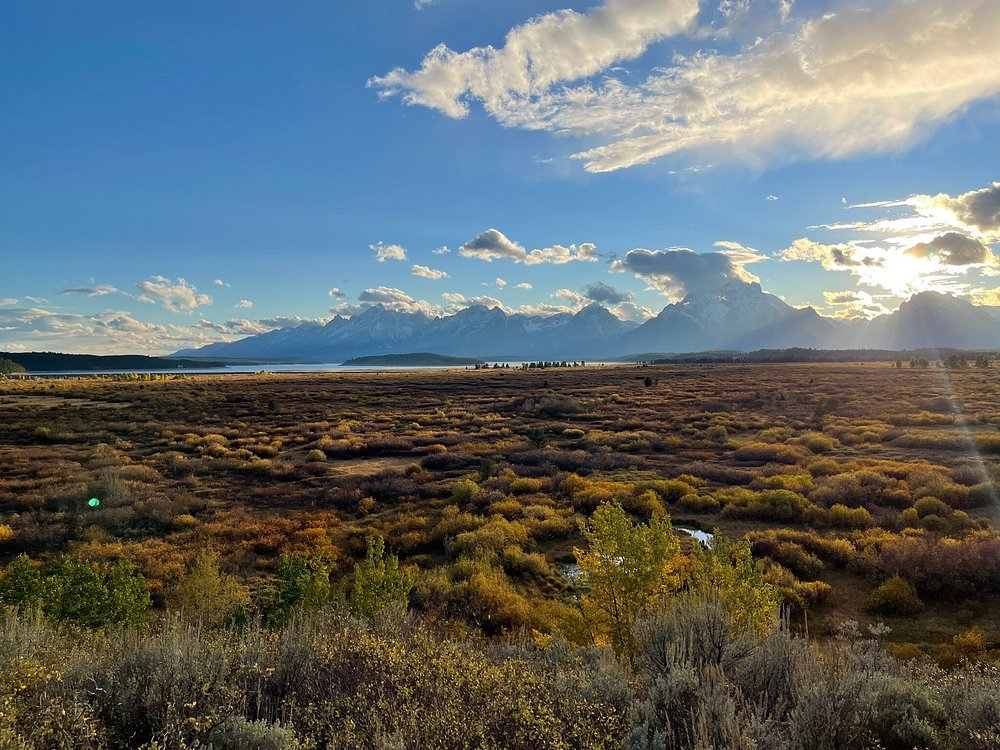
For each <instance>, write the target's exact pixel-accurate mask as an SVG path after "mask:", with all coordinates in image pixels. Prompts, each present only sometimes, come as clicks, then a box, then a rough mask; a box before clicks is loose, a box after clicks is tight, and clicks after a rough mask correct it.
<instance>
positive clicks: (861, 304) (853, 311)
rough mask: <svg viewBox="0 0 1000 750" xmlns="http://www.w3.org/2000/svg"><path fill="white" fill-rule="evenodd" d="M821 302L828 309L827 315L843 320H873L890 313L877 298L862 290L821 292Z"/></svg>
mask: <svg viewBox="0 0 1000 750" xmlns="http://www.w3.org/2000/svg"><path fill="white" fill-rule="evenodd" d="M823 300H824V302H826V305H827V307H828V308H829V310H828V314H829V315H830V316H831V317H834V318H840V319H843V320H850V319H854V318H874V317H875V316H877V315H885V314H887V313H889V312H891V310H889V308H888V307H886V306H885V305H884V304H882V302H880V301H879V298H878V297H876V296H874V295H872V294H870V293H868V292H866V291H863V290H850V289H849V290H845V291H842V292H823Z"/></svg>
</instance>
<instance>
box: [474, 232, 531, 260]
mask: <svg viewBox="0 0 1000 750" xmlns="http://www.w3.org/2000/svg"><path fill="white" fill-rule="evenodd" d="M458 254H459V255H461V256H463V257H465V258H478V259H479V260H485V261H492V260H494V259H495V258H506V259H507V260H513V261H515V262H520V261H523V260H524V258H525V256H526V255H527V253H526V252H525V249H524V247H523V246H522V245H519V244H518V243H516V242H514V241H513V240H511V239H510V238H509V237H507V235H505V234H504V233H503V232H501V231H500V230H499V229H487V230H486V231H485V232H481V233H480V234H478V235H476V236H475V237H474V238H473V239H471V240H469V241H468V242H466V243H465V244H464V245H462V246H461V247H460V248H458Z"/></svg>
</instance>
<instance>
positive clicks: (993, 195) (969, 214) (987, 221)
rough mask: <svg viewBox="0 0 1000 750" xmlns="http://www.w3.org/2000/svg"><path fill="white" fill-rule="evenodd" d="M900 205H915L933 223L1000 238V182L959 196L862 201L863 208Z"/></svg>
mask: <svg viewBox="0 0 1000 750" xmlns="http://www.w3.org/2000/svg"><path fill="white" fill-rule="evenodd" d="M900 205H906V206H911V207H912V208H913V209H914V211H915V213H916V214H917V216H918V217H921V218H924V219H926V220H927V221H928V222H929V223H930V224H931V225H934V224H935V223H940V224H945V225H948V226H953V227H956V228H959V229H961V230H962V231H964V232H965V233H967V234H971V235H974V236H976V237H982V238H984V239H986V240H987V241H997V240H1000V182H994V183H993V184H992V185H990V186H989V187H984V188H981V189H979V190H970V191H969V192H967V193H962V194H961V195H958V196H955V197H952V196H950V195H948V194H947V193H938V194H937V195H911V196H910V197H909V198H906V199H904V200H901V201H884V202H881V203H868V204H861V205H860V206H859V208H868V207H879V206H900Z"/></svg>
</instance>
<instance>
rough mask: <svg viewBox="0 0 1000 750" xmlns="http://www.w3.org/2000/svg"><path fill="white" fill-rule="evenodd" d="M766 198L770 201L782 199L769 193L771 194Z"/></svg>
mask: <svg viewBox="0 0 1000 750" xmlns="http://www.w3.org/2000/svg"><path fill="white" fill-rule="evenodd" d="M765 200H769V201H771V202H772V203H773V202H774V201H776V200H780V199H779V198H778V196H776V195H769V196H767V198H766V199H765Z"/></svg>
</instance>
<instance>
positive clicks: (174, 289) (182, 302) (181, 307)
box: [136, 276, 212, 312]
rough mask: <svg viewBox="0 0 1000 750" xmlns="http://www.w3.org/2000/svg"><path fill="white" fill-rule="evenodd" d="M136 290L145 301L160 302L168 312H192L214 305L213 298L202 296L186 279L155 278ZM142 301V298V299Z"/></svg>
mask: <svg viewBox="0 0 1000 750" xmlns="http://www.w3.org/2000/svg"><path fill="white" fill-rule="evenodd" d="M136 288H137V289H139V291H140V292H142V293H143V296H144V297H145V300H142V301H147V300H148V301H152V300H159V301H160V303H161V304H162V305H163V306H164V307H165V308H167V309H168V310H173V311H175V312H176V311H190V310H195V309H197V308H199V307H204V306H206V305H211V304H212V298H211V297H210V296H209V295H207V294H202V293H200V292H198V290H197V289H196V288H195V287H194V286H193V285H192V284H189V283H188V282H187V281H185V280H184V279H177V281H171V280H170V279H168V278H166V277H164V276H154V277H153V278H152V279H150V280H148V281H141V282H139V283H138V284H136ZM140 299H141V298H140Z"/></svg>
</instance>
